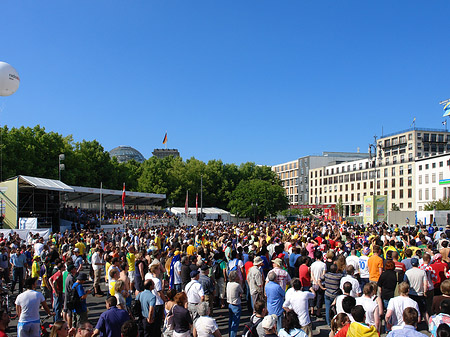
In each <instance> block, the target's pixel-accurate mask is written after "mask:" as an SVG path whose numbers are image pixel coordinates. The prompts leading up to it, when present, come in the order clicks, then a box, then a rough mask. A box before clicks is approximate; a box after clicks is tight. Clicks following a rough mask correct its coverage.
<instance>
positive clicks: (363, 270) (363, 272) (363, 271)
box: [359, 247, 370, 288]
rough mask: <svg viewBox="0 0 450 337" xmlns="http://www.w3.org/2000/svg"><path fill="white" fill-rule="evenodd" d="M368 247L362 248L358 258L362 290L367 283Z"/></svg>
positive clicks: (368, 275)
mask: <svg viewBox="0 0 450 337" xmlns="http://www.w3.org/2000/svg"><path fill="white" fill-rule="evenodd" d="M369 254H370V249H369V247H364V249H363V250H362V255H361V256H360V257H359V276H360V278H361V287H363V288H364V285H365V284H366V283H369V277H370V274H369V256H368V255H369Z"/></svg>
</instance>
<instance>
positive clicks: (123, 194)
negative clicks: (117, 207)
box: [122, 183, 125, 216]
mask: <svg viewBox="0 0 450 337" xmlns="http://www.w3.org/2000/svg"><path fill="white" fill-rule="evenodd" d="M122 208H123V215H124V216H125V183H123V190H122Z"/></svg>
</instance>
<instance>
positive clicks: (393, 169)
mask: <svg viewBox="0 0 450 337" xmlns="http://www.w3.org/2000/svg"><path fill="white" fill-rule="evenodd" d="M391 171H392V176H393V177H395V167H393V168H392V170H391Z"/></svg>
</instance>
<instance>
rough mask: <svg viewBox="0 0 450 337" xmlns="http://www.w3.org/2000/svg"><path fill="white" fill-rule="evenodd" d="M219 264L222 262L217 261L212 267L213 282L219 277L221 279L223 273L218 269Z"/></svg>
mask: <svg viewBox="0 0 450 337" xmlns="http://www.w3.org/2000/svg"><path fill="white" fill-rule="evenodd" d="M221 263H222V260H218V261H216V262H215V263H214V264H213V266H212V274H213V275H214V279H215V280H218V279H220V278H221V277H223V271H222V269H221V268H220V264H221Z"/></svg>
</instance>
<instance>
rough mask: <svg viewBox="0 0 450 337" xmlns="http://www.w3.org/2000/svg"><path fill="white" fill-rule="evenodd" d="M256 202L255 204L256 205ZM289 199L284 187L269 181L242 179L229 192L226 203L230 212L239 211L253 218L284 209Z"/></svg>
mask: <svg viewBox="0 0 450 337" xmlns="http://www.w3.org/2000/svg"><path fill="white" fill-rule="evenodd" d="M256 204H257V206H256ZM288 204H289V201H288V198H287V196H286V193H285V191H284V189H283V188H282V187H281V186H280V185H278V184H272V183H270V182H269V181H265V180H260V179H252V180H242V181H241V182H240V183H239V184H238V186H237V187H236V189H235V190H234V191H233V192H232V194H231V200H230V202H229V204H228V207H229V209H230V210H231V212H232V213H235V214H236V213H239V214H241V215H245V216H247V217H251V218H253V220H255V219H254V215H256V218H258V219H259V218H261V217H265V216H266V215H269V214H276V213H277V212H278V211H280V210H283V209H286V208H287V207H288Z"/></svg>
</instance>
